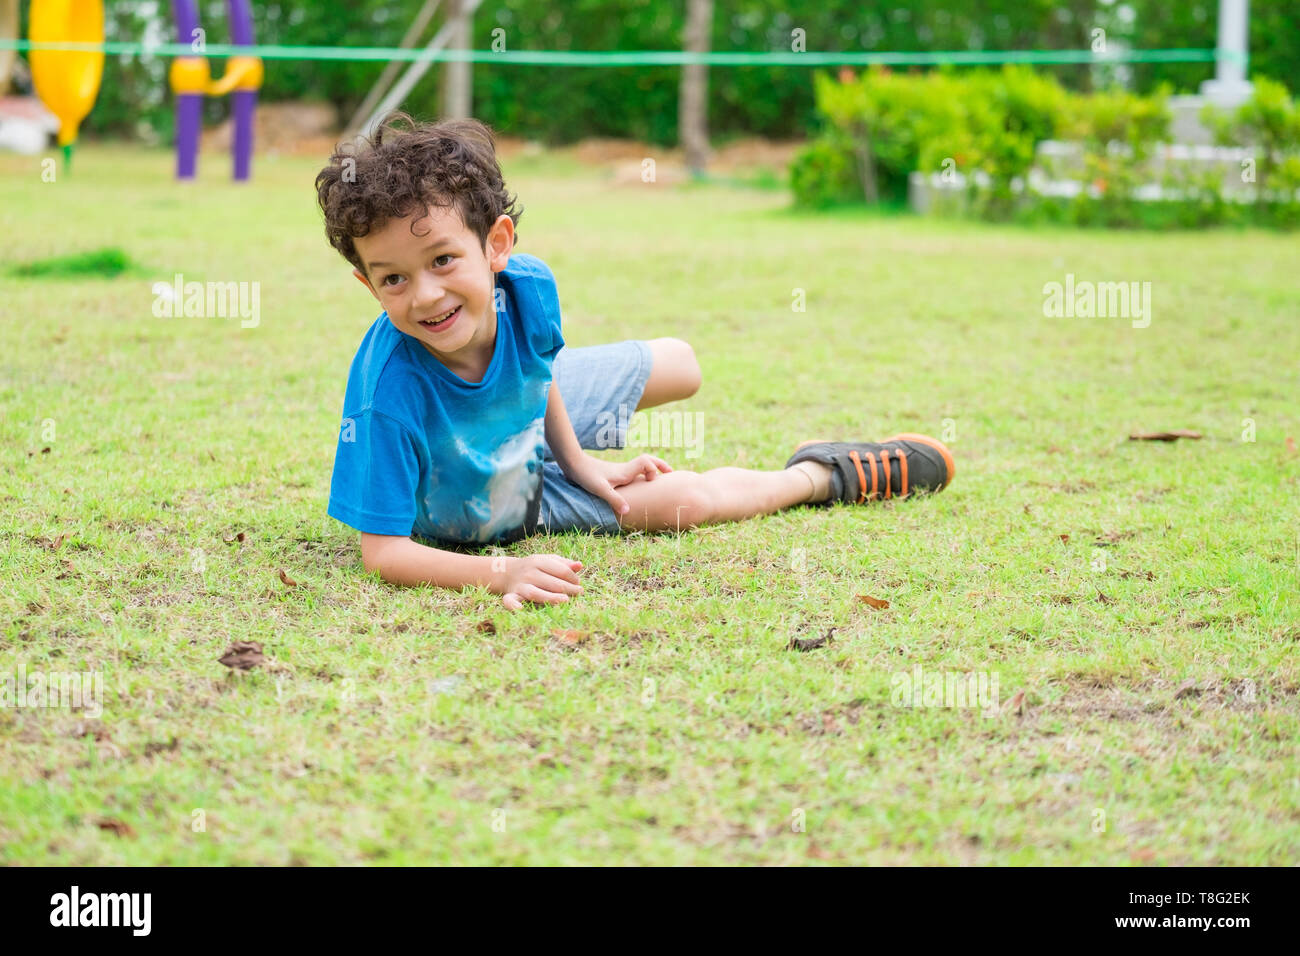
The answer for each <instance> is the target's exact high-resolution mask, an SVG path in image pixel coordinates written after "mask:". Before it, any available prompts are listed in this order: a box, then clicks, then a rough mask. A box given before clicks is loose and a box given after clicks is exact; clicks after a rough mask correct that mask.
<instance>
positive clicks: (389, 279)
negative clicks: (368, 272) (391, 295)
mask: <svg viewBox="0 0 1300 956" xmlns="http://www.w3.org/2000/svg"><path fill="white" fill-rule="evenodd" d="M401 281H402V277H401V276H399V275H397V274H396V273H394V274H393V275H388V276H384V277H383V279H381V280H380V282H381V283H382V284H383V285H389V286H391V285H397V283H399V282H401Z"/></svg>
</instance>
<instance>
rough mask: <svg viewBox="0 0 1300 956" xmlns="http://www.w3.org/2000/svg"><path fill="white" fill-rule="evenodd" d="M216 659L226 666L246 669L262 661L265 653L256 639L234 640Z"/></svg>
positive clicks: (264, 658)
mask: <svg viewBox="0 0 1300 956" xmlns="http://www.w3.org/2000/svg"><path fill="white" fill-rule="evenodd" d="M217 660H218V661H220V662H221V663H222V664H225V665H226V666H227V667H230V668H234V669H235V670H241V671H246V670H250V669H251V668H254V667H256V666H257V665H259V664H261V663H263V662H264V661H265V660H266V655H264V654H263V653H262V645H261V644H259V643H257V641H235V643H233V644H231V645H230V646H229V647H228V648H226V652H225V653H224V654H222V655H221V656H220V657H218V658H217Z"/></svg>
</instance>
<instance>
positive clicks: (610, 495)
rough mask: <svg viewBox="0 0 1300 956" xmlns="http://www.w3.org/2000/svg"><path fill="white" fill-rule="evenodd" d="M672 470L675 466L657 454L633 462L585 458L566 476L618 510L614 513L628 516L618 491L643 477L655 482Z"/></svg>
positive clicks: (641, 457) (642, 456)
mask: <svg viewBox="0 0 1300 956" xmlns="http://www.w3.org/2000/svg"><path fill="white" fill-rule="evenodd" d="M672 470H673V467H672V465H670V464H668V462H666V461H664V460H663V459H662V458H656V457H655V456H654V455H637V456H636V457H635V458H633V459H632V460H631V461H605V460H604V459H601V458H594V457H592V456H591V455H583V456H582V459H581V460H580V461H579V462H578V463H577V464H576V465H575V466H574V468H573V470H572V471H571V472H566V474H567V475H568V478H569V480H570V481H572V482H574V484H577V485H581V486H582V487H583V488H585V489H587V490H588V491H590V492H591V493H592V494H593V495H595V496H596V497H597V498H600V499H601V500H603V501H605V502H607V503H608V504H609V506H610V507H611V508H613V509H614V514H616V515H625V514H627V512H628V508H629V505H628V503H627V501H626V500H625V499H624V498H623V496H622V495H620V494H619V493H618V492H617V491H615V490H614V489H615V488H619V487H621V486H623V485H630V484H631V483H632V482H634V481H636V480H637V479H639V478H644V479H645V480H646V481H654V480H655V479H656V478H658V477H659V475H660V473H663V474H665V475H666V474H668V472H670V471H672Z"/></svg>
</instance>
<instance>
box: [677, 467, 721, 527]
mask: <svg viewBox="0 0 1300 956" xmlns="http://www.w3.org/2000/svg"><path fill="white" fill-rule="evenodd" d="M681 475H682V477H683V478H685V479H686V480H685V481H683V482H682V483H681V485H682V488H681V491H680V493H679V494H678V495H677V496H676V497H675V500H674V502H673V507H674V510H675V512H676V513H675V515H674V516H673V517H674V518H675V523H676V524H677V525H678V526H679V527H683V528H685V527H687V526H688V525H696V524H705V523H706V522H708V521H709V520H710V519H711V518H712V517H713V512H714V501H713V494H712V493H711V492H710V491H709V488H708V485H707V484H706V483H705V481H704V480H703V476H702V475H699V474H697V473H695V472H683V473H681Z"/></svg>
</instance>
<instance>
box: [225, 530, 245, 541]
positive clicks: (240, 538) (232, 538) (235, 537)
mask: <svg viewBox="0 0 1300 956" xmlns="http://www.w3.org/2000/svg"><path fill="white" fill-rule="evenodd" d="M221 540H222V541H224V542H226V544H233V543H234V542H236V541H238V542H240V543H241V544H242V543H243V541H244V532H242V531H239V532H237V533H235V534H232V535H230V536H229V537H223V538H222V539H221Z"/></svg>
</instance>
